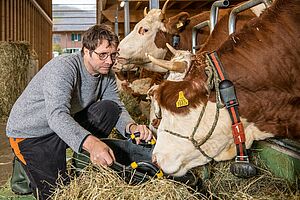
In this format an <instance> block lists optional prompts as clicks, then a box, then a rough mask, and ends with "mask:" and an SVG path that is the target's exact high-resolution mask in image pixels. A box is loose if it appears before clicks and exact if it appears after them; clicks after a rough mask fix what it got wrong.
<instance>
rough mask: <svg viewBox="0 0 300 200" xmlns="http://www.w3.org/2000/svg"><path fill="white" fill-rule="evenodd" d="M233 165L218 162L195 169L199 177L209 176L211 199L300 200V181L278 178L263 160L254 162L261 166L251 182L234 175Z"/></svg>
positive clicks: (206, 179)
mask: <svg viewBox="0 0 300 200" xmlns="http://www.w3.org/2000/svg"><path fill="white" fill-rule="evenodd" d="M233 162H234V161H226V162H219V163H217V162H214V163H211V164H208V165H207V166H202V167H199V168H197V169H196V170H195V173H197V174H198V176H200V177H203V176H206V178H205V181H204V185H205V191H206V196H207V197H208V198H209V199H235V200H236V199H237V200H239V199H240V200H244V199H255V200H258V199H263V200H276V199H278V200H279V199H280V200H283V199H289V200H300V192H299V186H300V185H299V182H296V183H289V182H287V181H286V180H284V179H281V178H276V177H275V176H274V175H273V174H272V173H271V172H269V171H268V170H267V169H266V167H265V166H264V165H263V163H262V162H261V160H260V159H259V158H256V159H255V160H254V161H253V163H254V164H255V165H256V166H259V167H258V175H257V176H255V177H252V178H249V179H242V178H237V177H235V176H234V175H232V174H231V173H230V171H229V167H230V165H231V163H233ZM205 168H206V169H205ZM203 171H206V175H203ZM207 172H208V173H207ZM208 177H209V178H208ZM299 179H300V177H299ZM298 181H299V180H298Z"/></svg>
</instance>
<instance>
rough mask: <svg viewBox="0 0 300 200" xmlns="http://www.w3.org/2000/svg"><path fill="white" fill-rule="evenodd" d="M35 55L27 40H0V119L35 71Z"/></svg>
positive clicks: (7, 111) (7, 113) (3, 119)
mask: <svg viewBox="0 0 300 200" xmlns="http://www.w3.org/2000/svg"><path fill="white" fill-rule="evenodd" d="M36 59H37V56H36V54H35V53H34V52H33V51H32V50H31V47H30V44H29V43H28V42H0V120H1V121H5V120H6V119H7V117H8V115H9V112H10V110H11V108H12V106H13V104H14V102H15V101H16V100H17V98H18V97H19V95H20V94H21V93H22V91H23V90H24V88H25V87H26V85H27V84H28V82H29V81H30V79H31V78H32V77H33V76H34V74H35V73H36V72H37V62H36Z"/></svg>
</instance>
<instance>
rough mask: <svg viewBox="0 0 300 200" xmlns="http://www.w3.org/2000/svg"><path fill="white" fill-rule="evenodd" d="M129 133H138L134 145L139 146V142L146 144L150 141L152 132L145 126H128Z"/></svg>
mask: <svg viewBox="0 0 300 200" xmlns="http://www.w3.org/2000/svg"><path fill="white" fill-rule="evenodd" d="M129 127H130V130H129V131H130V133H137V132H139V133H140V137H138V138H136V143H137V144H140V142H141V140H145V141H146V142H148V141H150V140H151V139H152V137H153V134H152V132H151V131H150V130H149V129H148V128H147V126H146V125H138V124H130V125H129Z"/></svg>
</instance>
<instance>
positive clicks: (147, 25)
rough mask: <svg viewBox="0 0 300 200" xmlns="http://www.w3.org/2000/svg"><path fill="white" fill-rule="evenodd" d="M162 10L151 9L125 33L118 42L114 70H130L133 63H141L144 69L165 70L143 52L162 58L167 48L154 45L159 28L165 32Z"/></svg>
mask: <svg viewBox="0 0 300 200" xmlns="http://www.w3.org/2000/svg"><path fill="white" fill-rule="evenodd" d="M161 15H162V10H161V9H152V10H150V11H149V13H148V14H147V15H146V16H145V17H144V18H143V19H142V20H141V21H140V22H139V23H137V24H136V25H135V27H134V29H133V31H132V32H131V33H130V34H129V35H127V36H126V37H125V38H124V39H123V40H122V41H121V42H120V44H119V49H120V51H119V53H120V56H119V59H118V61H117V63H116V64H115V66H114V68H115V69H116V70H121V69H122V70H130V69H131V67H132V66H133V65H128V63H135V64H140V65H143V66H144V67H145V68H146V69H148V70H150V71H156V72H166V71H167V70H166V69H164V68H161V67H159V66H157V65H154V64H152V63H147V64H146V62H149V59H148V58H147V57H146V56H145V53H148V54H150V55H153V56H154V57H157V58H164V57H165V55H166V53H167V50H166V49H163V48H157V46H156V45H155V42H154V40H155V36H156V33H157V32H158V31H159V30H161V31H163V32H166V29H165V26H164V23H163V22H162V19H161Z"/></svg>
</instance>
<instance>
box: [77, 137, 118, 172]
mask: <svg viewBox="0 0 300 200" xmlns="http://www.w3.org/2000/svg"><path fill="white" fill-rule="evenodd" d="M82 147H83V149H84V150H86V151H88V152H89V153H90V159H91V161H92V163H93V164H96V165H98V166H105V167H106V166H110V165H112V164H113V162H114V161H115V160H116V159H115V156H114V153H113V151H112V150H111V148H109V146H107V145H106V144H105V143H104V142H102V141H101V140H99V139H98V138H97V137H95V136H93V135H89V136H87V138H86V139H85V140H84V142H83V144H82Z"/></svg>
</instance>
